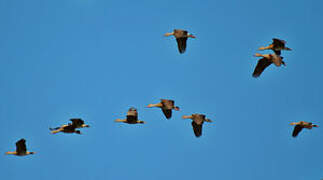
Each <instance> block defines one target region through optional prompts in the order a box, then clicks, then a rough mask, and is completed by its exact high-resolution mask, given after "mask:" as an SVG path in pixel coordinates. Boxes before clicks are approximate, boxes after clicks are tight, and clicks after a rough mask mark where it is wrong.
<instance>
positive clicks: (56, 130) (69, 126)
mask: <svg viewBox="0 0 323 180" xmlns="http://www.w3.org/2000/svg"><path fill="white" fill-rule="evenodd" d="M49 130H51V133H52V134H56V133H59V132H63V133H76V134H81V131H80V130H76V126H75V125H73V124H67V125H66V124H64V125H62V126H61V127H56V128H49Z"/></svg>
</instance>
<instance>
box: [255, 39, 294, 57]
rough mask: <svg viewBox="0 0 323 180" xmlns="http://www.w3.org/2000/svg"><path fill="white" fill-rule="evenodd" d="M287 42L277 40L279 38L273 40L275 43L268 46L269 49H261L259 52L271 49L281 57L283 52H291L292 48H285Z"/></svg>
mask: <svg viewBox="0 0 323 180" xmlns="http://www.w3.org/2000/svg"><path fill="white" fill-rule="evenodd" d="M285 44H286V41H284V40H281V39H277V38H273V43H272V44H270V45H268V46H267V47H260V48H259V49H258V50H266V49H271V50H273V51H274V52H275V54H277V55H280V54H281V50H288V51H291V50H292V49H291V48H288V47H286V46H285Z"/></svg>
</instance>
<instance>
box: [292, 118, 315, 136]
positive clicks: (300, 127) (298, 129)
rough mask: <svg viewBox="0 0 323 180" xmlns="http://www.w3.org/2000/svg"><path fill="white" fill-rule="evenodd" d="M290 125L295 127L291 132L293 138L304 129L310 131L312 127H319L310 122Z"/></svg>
mask: <svg viewBox="0 0 323 180" xmlns="http://www.w3.org/2000/svg"><path fill="white" fill-rule="evenodd" d="M290 124H291V125H295V127H294V130H293V134H292V136H293V137H297V135H298V133H300V132H301V131H302V130H303V129H304V128H306V129H312V128H313V127H319V126H318V125H315V124H313V123H311V122H305V121H299V122H292V123H290Z"/></svg>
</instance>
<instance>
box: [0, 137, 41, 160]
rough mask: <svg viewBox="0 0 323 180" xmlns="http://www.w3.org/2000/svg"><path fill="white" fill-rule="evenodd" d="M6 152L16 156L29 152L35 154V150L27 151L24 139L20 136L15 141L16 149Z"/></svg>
mask: <svg viewBox="0 0 323 180" xmlns="http://www.w3.org/2000/svg"><path fill="white" fill-rule="evenodd" d="M6 154H12V155H16V156H26V155H30V154H35V152H29V151H27V147H26V140H25V139H23V138H22V139H20V140H19V141H17V142H16V151H8V152H6Z"/></svg>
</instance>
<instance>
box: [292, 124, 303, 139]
mask: <svg viewBox="0 0 323 180" xmlns="http://www.w3.org/2000/svg"><path fill="white" fill-rule="evenodd" d="M302 129H303V127H302V126H300V125H296V126H295V128H294V131H293V137H296V136H297V135H298V133H299V132H301V131H302Z"/></svg>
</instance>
